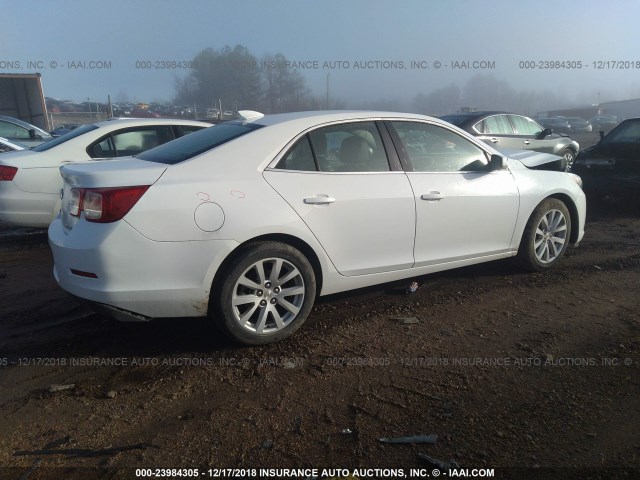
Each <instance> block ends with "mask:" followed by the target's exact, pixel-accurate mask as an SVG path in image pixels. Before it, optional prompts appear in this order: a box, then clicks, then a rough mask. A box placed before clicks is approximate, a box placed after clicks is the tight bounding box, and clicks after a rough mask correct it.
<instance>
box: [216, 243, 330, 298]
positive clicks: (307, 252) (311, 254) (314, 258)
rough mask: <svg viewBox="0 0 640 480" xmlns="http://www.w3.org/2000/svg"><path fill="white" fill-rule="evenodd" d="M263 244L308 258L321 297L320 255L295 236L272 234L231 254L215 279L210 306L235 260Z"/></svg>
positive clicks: (245, 244) (234, 250)
mask: <svg viewBox="0 0 640 480" xmlns="http://www.w3.org/2000/svg"><path fill="white" fill-rule="evenodd" d="M261 242H279V243H284V244H286V245H289V246H291V247H294V248H296V249H298V250H299V251H300V252H301V253H302V254H303V255H304V256H305V257H306V258H307V260H309V263H310V264H311V267H312V268H313V274H314V275H315V277H316V296H319V295H320V292H321V291H322V280H323V273H322V265H321V263H320V259H319V258H318V255H317V254H316V252H315V251H314V250H313V248H312V247H311V246H310V245H309V244H308V243H307V242H305V241H304V240H301V239H300V238H298V237H295V236H293V235H288V234H285V233H271V234H265V235H260V236H257V237H254V238H251V239H249V240H246V241H245V242H243V243H241V244H240V245H238V246H237V247H236V248H235V249H233V251H232V252H231V253H229V255H227V257H226V258H225V259H224V260H223V261H222V263H221V264H220V267H219V268H218V269H217V271H216V273H215V275H214V277H213V282H212V285H211V295H210V297H209V306H211V297H212V296H213V295H214V292H216V291H217V289H218V288H219V287H220V285H221V281H220V279H221V278H223V277H224V276H225V275H226V272H227V271H228V269H229V265H230V264H231V263H232V262H233V260H235V259H236V258H237V257H238V256H239V255H241V254H242V253H243V252H244V251H245V250H246V248H247V247H249V246H250V245H252V244H255V243H261Z"/></svg>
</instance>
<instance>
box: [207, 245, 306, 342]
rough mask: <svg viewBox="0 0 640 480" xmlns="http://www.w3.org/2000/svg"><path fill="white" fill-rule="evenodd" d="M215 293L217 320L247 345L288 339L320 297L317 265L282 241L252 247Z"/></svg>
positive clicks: (237, 260)
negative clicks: (316, 272) (315, 271)
mask: <svg viewBox="0 0 640 480" xmlns="http://www.w3.org/2000/svg"><path fill="white" fill-rule="evenodd" d="M219 283H220V285H219V287H218V288H217V289H215V290H214V294H215V298H214V299H213V300H214V303H213V304H212V306H214V307H215V308H214V315H215V319H214V320H215V321H216V322H217V324H218V326H220V327H221V328H222V330H223V331H224V332H225V333H226V334H228V335H229V336H230V337H231V338H232V339H234V340H235V341H237V342H240V343H243V344H245V345H263V344H267V343H273V342H277V341H279V340H283V339H285V338H287V337H288V336H290V335H291V334H293V333H294V332H295V331H296V330H297V329H298V328H300V326H301V325H302V324H303V323H304V321H305V320H306V318H307V316H308V315H309V313H310V312H311V308H312V307H313V302H314V299H315V294H316V278H315V274H314V271H313V267H312V266H311V264H310V263H309V261H308V260H307V258H306V257H305V256H304V255H303V254H302V253H301V252H300V251H298V250H297V249H295V248H293V247H291V246H290V245H286V244H284V243H279V242H262V243H256V244H253V245H249V246H248V247H246V248H245V249H244V250H242V251H241V252H239V254H238V255H237V256H236V257H235V259H234V260H233V261H232V262H231V264H230V265H229V267H228V268H227V269H226V271H225V272H223V276H222V278H221V282H219Z"/></svg>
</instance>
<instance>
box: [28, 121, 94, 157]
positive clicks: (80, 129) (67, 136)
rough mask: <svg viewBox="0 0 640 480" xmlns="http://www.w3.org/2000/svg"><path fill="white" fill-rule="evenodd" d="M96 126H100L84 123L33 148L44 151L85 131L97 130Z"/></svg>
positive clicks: (36, 150)
mask: <svg viewBox="0 0 640 480" xmlns="http://www.w3.org/2000/svg"><path fill="white" fill-rule="evenodd" d="M96 128H98V127H96V126H95V125H83V126H81V127H78V128H76V129H74V130H71V131H70V132H69V133H65V134H64V135H62V136H60V137H56V138H53V139H51V140H49V141H48V142H45V143H42V144H40V145H38V146H37V147H34V148H32V150H33V151H35V152H44V151H46V150H49V149H50V148H53V147H55V146H57V145H60V144H61V143H64V142H66V141H68V140H71V139H72V138H76V137H79V136H80V135H82V134H83V133H87V132H90V131H91V130H95V129H96Z"/></svg>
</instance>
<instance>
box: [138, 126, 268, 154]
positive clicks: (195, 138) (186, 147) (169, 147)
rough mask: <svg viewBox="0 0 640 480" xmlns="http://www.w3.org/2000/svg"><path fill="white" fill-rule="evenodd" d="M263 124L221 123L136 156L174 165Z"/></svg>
mask: <svg viewBox="0 0 640 480" xmlns="http://www.w3.org/2000/svg"><path fill="white" fill-rule="evenodd" d="M262 126H263V125H257V124H253V123H249V124H243V123H239V122H238V123H236V122H229V123H221V124H218V125H214V126H213V127H208V128H203V129H202V130H199V131H197V132H193V133H190V134H189V135H185V136H184V137H180V138H178V139H176V140H173V141H171V142H168V143H165V144H164V145H160V146H159V147H155V148H152V149H151V150H147V151H146V152H143V153H140V154H138V155H137V156H136V158H140V159H141V160H148V161H150V162H158V163H166V164H168V165H174V164H176V163H180V162H184V161H185V160H188V159H190V158H193V157H195V156H196V155H200V154H201V153H204V152H206V151H208V150H211V149H213V148H216V147H218V146H220V145H222V144H223V143H227V142H230V141H231V140H233V139H235V138H238V137H241V136H242V135H246V134H247V133H249V132H252V131H253V130H256V129H258V128H261V127H262Z"/></svg>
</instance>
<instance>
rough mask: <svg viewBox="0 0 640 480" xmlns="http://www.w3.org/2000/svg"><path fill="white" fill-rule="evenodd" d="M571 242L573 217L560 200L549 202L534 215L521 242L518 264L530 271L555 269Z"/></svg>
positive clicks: (554, 199) (541, 206) (548, 199)
mask: <svg viewBox="0 0 640 480" xmlns="http://www.w3.org/2000/svg"><path fill="white" fill-rule="evenodd" d="M570 238H571V214H570V213H569V210H568V209H567V206H566V205H565V204H564V203H563V202H562V201H560V200H558V199H557V198H547V199H546V200H544V201H543V202H541V203H540V205H538V206H537V207H536V209H535V210H534V211H533V213H532V214H531V217H530V218H529V221H528V222H527V226H526V228H525V230H524V233H523V235H522V240H521V241H520V248H519V250H518V257H517V258H518V260H519V261H520V263H521V265H522V266H523V267H524V268H526V269H527V270H530V271H542V270H546V269H547V268H550V267H552V266H553V265H555V264H556V263H557V262H558V261H559V260H560V259H561V258H562V256H563V255H564V253H565V251H566V250H567V247H568V246H569V240H570Z"/></svg>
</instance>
